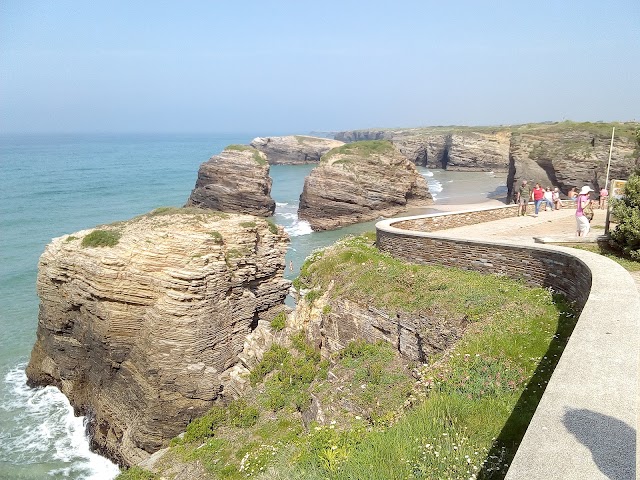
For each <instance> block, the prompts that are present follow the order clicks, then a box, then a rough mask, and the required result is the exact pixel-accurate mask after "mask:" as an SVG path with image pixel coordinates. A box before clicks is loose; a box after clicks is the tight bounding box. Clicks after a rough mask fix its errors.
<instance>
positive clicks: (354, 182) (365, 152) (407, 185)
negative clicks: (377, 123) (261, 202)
mask: <svg viewBox="0 0 640 480" xmlns="http://www.w3.org/2000/svg"><path fill="white" fill-rule="evenodd" d="M431 202H432V199H431V194H430V193H429V189H428V187H427V182H426V180H425V178H424V177H423V176H422V175H420V173H418V171H417V170H416V168H415V165H413V164H412V163H411V162H409V161H408V160H407V159H406V158H405V157H404V156H403V155H402V154H401V153H400V152H399V151H398V150H397V149H396V148H395V147H394V146H393V145H392V144H391V143H390V142H388V141H384V140H375V141H365V142H355V143H351V144H347V145H344V146H342V147H338V148H334V149H333V150H331V151H329V152H328V153H327V154H325V155H324V156H323V157H322V160H321V162H320V165H319V166H318V167H316V168H314V169H313V170H312V172H311V174H310V175H309V176H308V177H307V178H306V179H305V182H304V189H303V191H302V195H301V196H300V207H299V210H298V216H299V217H300V218H301V219H303V220H307V221H308V222H309V223H310V224H311V227H312V228H313V229H314V230H331V229H334V228H338V227H340V226H344V225H350V224H353V223H359V222H366V221H369V220H374V219H376V218H379V217H381V216H390V215H394V214H397V213H399V212H402V211H404V210H406V209H407V208H410V207H418V206H424V205H428V204H430V203H431Z"/></svg>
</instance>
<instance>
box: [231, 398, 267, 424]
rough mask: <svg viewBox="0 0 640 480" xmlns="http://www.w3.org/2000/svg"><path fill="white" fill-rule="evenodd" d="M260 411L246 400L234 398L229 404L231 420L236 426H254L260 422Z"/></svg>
mask: <svg viewBox="0 0 640 480" xmlns="http://www.w3.org/2000/svg"><path fill="white" fill-rule="evenodd" d="M259 416H260V412H259V411H258V409H257V408H256V407H252V406H250V405H248V404H247V402H246V401H245V400H242V399H239V400H234V401H233V402H231V403H230V404H229V422H230V423H231V425H233V426H234V427H243V428H246V427H252V426H253V425H255V424H256V423H258V417H259Z"/></svg>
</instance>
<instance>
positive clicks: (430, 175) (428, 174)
mask: <svg viewBox="0 0 640 480" xmlns="http://www.w3.org/2000/svg"><path fill="white" fill-rule="evenodd" d="M422 176H423V177H433V172H423V173H422Z"/></svg>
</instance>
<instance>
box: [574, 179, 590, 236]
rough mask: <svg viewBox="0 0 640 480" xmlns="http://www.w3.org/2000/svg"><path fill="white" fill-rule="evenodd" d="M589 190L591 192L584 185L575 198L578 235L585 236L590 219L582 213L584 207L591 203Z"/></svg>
mask: <svg viewBox="0 0 640 480" xmlns="http://www.w3.org/2000/svg"><path fill="white" fill-rule="evenodd" d="M589 192H593V190H592V189H591V187H589V186H588V185H585V186H584V187H582V190H580V193H579V194H578V197H577V198H576V224H577V226H578V229H577V234H578V236H579V237H586V236H587V234H588V233H589V222H590V220H589V219H588V218H587V217H586V216H585V214H584V209H585V208H586V207H587V205H589V204H590V203H591V198H590V197H589Z"/></svg>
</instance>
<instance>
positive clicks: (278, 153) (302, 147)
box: [251, 135, 344, 165]
mask: <svg viewBox="0 0 640 480" xmlns="http://www.w3.org/2000/svg"><path fill="white" fill-rule="evenodd" d="M343 144H344V142H341V141H338V140H332V139H330V138H319V137H310V136H306V135H290V136H286V137H257V138H254V139H253V140H252V142H251V146H252V147H253V148H256V149H258V150H260V151H261V152H262V153H264V154H265V155H266V157H267V161H268V162H269V164H271V165H279V164H304V163H315V162H319V161H320V157H322V155H324V154H325V153H327V152H328V151H329V150H331V149H332V148H336V147H339V146H341V145H343Z"/></svg>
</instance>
